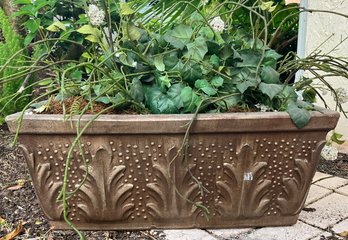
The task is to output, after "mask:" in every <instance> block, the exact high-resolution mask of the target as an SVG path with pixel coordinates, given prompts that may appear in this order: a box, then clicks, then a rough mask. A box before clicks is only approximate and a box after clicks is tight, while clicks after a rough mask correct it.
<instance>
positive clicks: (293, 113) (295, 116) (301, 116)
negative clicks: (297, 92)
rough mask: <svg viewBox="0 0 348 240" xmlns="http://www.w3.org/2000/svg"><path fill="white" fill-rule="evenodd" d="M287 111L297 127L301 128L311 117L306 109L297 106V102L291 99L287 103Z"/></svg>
mask: <svg viewBox="0 0 348 240" xmlns="http://www.w3.org/2000/svg"><path fill="white" fill-rule="evenodd" d="M287 112H288V113H289V115H290V118H291V120H292V121H293V122H294V124H295V125H296V126H297V127H298V128H303V127H305V126H306V125H307V123H308V122H309V120H310V119H311V115H310V114H309V112H308V111H307V110H306V109H302V108H299V107H298V106H297V104H296V103H295V102H293V101H291V102H290V103H289V105H288V108H287Z"/></svg>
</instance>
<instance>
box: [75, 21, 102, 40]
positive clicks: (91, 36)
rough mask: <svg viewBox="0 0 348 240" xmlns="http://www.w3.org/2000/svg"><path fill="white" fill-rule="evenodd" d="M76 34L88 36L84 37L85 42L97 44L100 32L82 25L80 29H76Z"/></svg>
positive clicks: (89, 26)
mask: <svg viewBox="0 0 348 240" xmlns="http://www.w3.org/2000/svg"><path fill="white" fill-rule="evenodd" d="M77 32H79V33H81V34H84V35H88V36H87V37H86V40H88V41H90V42H99V40H100V37H101V33H100V31H99V30H98V29H97V28H95V27H92V26H91V25H84V26H82V27H80V28H79V29H77Z"/></svg>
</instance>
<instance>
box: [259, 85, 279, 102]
mask: <svg viewBox="0 0 348 240" xmlns="http://www.w3.org/2000/svg"><path fill="white" fill-rule="evenodd" d="M259 89H260V91H261V92H262V93H263V94H266V95H267V96H268V97H269V98H270V99H271V100H272V99H273V98H274V97H275V96H276V95H278V94H279V93H280V92H282V91H283V89H284V86H283V85H280V84H268V83H260V85H259Z"/></svg>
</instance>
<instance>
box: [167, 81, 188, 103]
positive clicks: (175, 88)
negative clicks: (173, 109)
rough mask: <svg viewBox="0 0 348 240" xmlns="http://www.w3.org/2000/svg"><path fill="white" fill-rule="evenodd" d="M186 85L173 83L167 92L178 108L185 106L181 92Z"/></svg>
mask: <svg viewBox="0 0 348 240" xmlns="http://www.w3.org/2000/svg"><path fill="white" fill-rule="evenodd" d="M184 87H185V86H184V85H183V84H181V83H177V84H174V85H172V86H171V87H170V88H169V89H168V92H167V95H168V97H169V98H170V99H171V100H172V101H173V102H174V103H175V105H176V106H177V108H178V109H181V108H182V107H183V106H184V103H183V101H182V97H181V92H182V90H183V89H184Z"/></svg>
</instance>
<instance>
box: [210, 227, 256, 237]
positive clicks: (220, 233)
mask: <svg viewBox="0 0 348 240" xmlns="http://www.w3.org/2000/svg"><path fill="white" fill-rule="evenodd" d="M207 231H208V232H209V233H210V234H212V235H214V236H215V237H217V238H219V239H238V238H239V236H240V235H242V234H246V233H248V232H251V231H253V229H252V228H237V229H207Z"/></svg>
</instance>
